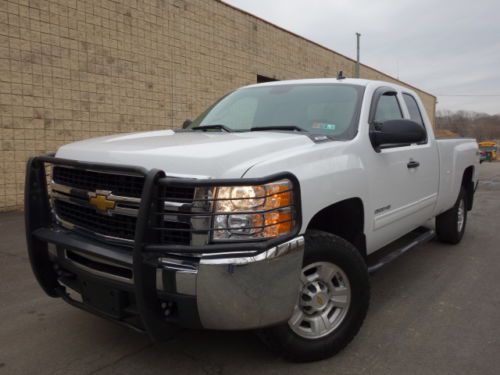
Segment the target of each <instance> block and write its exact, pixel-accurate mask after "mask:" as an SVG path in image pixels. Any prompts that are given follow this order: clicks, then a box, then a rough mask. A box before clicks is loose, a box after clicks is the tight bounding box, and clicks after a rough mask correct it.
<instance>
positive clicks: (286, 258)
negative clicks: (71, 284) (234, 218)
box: [49, 236, 304, 330]
mask: <svg viewBox="0 0 500 375" xmlns="http://www.w3.org/2000/svg"><path fill="white" fill-rule="evenodd" d="M74 253H76V254H78V255H79V256H80V257H82V259H86V260H91V261H94V262H96V264H106V265H110V266H115V267H121V268H122V269H127V270H130V273H131V272H132V268H131V266H130V268H129V267H127V266H124V265H123V263H121V264H118V263H115V262H114V261H113V260H112V259H110V258H107V259H106V258H103V257H102V256H97V257H96V256H92V255H89V253H81V252H78V251H74V250H73V251H71V252H68V251H66V250H65V249H61V248H59V250H57V249H56V246H54V245H50V246H49V254H50V258H51V260H52V261H54V262H58V261H59V262H60V261H63V262H64V263H61V264H68V263H70V264H71V265H72V266H73V268H72V269H73V270H74V269H79V270H81V271H82V272H84V273H86V274H92V275H94V276H97V277H100V278H105V279H109V280H110V281H111V282H115V283H116V282H118V283H124V284H129V285H130V286H132V285H133V283H134V280H133V277H131V278H127V277H119V276H116V275H114V274H109V273H108V274H107V273H105V272H102V271H101V270H98V269H95V268H92V267H89V266H88V265H86V264H82V263H80V262H79V259H78V258H74V257H71V256H68V255H69V254H74ZM303 254H304V238H303V237H302V236H300V237H296V238H294V239H292V240H290V241H287V242H285V243H282V244H279V245H277V246H274V247H272V248H270V249H268V250H267V251H265V252H263V253H260V254H259V255H257V256H253V257H223V258H220V257H218V258H213V257H212V258H211V257H210V256H202V257H201V259H200V260H199V262H189V261H185V260H184V261H179V260H178V259H175V258H168V257H162V258H160V259H159V264H160V265H161V266H160V267H159V268H157V272H156V289H157V292H158V294H159V295H161V294H162V293H165V292H168V293H170V294H174V295H179V296H185V297H192V298H194V299H195V300H196V305H197V310H198V314H199V320H200V323H201V326H202V327H203V328H206V329H218V330H244V329H253V328H261V327H266V326H270V325H273V324H277V323H281V322H284V321H286V320H287V319H288V318H289V317H290V316H291V314H292V312H293V309H294V307H295V304H296V302H297V298H298V292H299V285H300V270H301V267H302V259H303Z"/></svg>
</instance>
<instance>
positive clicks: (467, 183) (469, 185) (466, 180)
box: [461, 165, 474, 211]
mask: <svg viewBox="0 0 500 375" xmlns="http://www.w3.org/2000/svg"><path fill="white" fill-rule="evenodd" d="M473 176H474V166H472V165H471V166H469V167H467V168H465V170H464V174H463V176H462V185H461V186H463V188H464V189H465V194H466V196H467V210H469V211H470V210H472V206H473V203H474V181H473Z"/></svg>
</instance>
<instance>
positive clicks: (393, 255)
mask: <svg viewBox="0 0 500 375" xmlns="http://www.w3.org/2000/svg"><path fill="white" fill-rule="evenodd" d="M435 235H436V234H435V232H434V230H432V229H428V228H422V227H421V228H418V229H416V230H415V231H414V232H411V233H409V234H407V235H406V236H404V237H401V238H400V239H399V240H396V241H395V242H394V243H393V244H389V245H388V246H386V247H384V248H382V249H381V250H378V251H376V252H375V254H376V253H378V252H382V253H385V254H386V255H384V256H382V257H379V258H378V259H377V260H376V261H375V262H374V263H373V264H369V266H368V272H369V273H373V272H375V271H378V270H379V269H380V268H382V267H384V266H385V265H387V264H388V263H390V262H392V261H393V260H395V259H397V258H399V257H400V256H401V255H403V254H404V253H406V252H408V251H409V250H411V249H413V248H415V247H416V246H418V245H421V244H424V243H426V242H428V241H430V240H432V239H433V238H434V236H435ZM408 237H410V238H408ZM407 241H410V242H407ZM401 242H403V244H401ZM394 244H397V245H399V246H398V247H396V248H394ZM401 245H402V246H401Z"/></svg>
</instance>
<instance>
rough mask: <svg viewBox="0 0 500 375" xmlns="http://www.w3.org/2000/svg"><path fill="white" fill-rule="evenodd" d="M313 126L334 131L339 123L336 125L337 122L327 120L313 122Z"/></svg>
mask: <svg viewBox="0 0 500 375" xmlns="http://www.w3.org/2000/svg"><path fill="white" fill-rule="evenodd" d="M312 128H313V129H322V130H329V131H334V130H335V129H336V128H337V125H335V124H328V123H326V122H313V124H312Z"/></svg>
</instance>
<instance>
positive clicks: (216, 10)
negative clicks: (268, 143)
mask: <svg viewBox="0 0 500 375" xmlns="http://www.w3.org/2000/svg"><path fill="white" fill-rule="evenodd" d="M339 70H343V71H344V72H345V73H346V75H348V76H352V75H353V72H354V62H353V61H352V60H349V59H347V58H345V57H344V56H342V55H339V54H336V53H334V52H332V51H329V50H327V49H325V48H323V47H321V46H319V45H317V44H314V43H312V42H309V41H307V40H305V39H303V38H300V37H298V36H296V35H293V34H291V33H288V32H286V31H285V30H282V29H280V28H277V27H276V26H273V25H271V24H269V23H266V22H264V21H262V20H260V19H258V18H255V17H253V16H251V15H249V14H246V13H244V12H241V11H238V10H236V9H234V8H232V7H230V6H227V5H225V4H223V3H221V2H219V1H215V0H128V1H114V0H113V1H111V0H79V1H77V0H59V1H56V0H50V1H49V0H0V139H1V141H0V211H1V210H9V209H16V208H19V207H20V206H21V205H22V200H23V181H24V165H25V161H26V159H27V158H28V157H29V156H31V155H36V154H41V153H45V152H49V151H54V150H56V149H57V147H58V146H60V145H62V144H65V143H68V142H71V141H75V140H79V139H83V138H89V137H95V136H100V135H104V134H110V133H119V132H133V131H141V130H150V129H162V128H171V127H178V126H180V124H181V123H182V121H183V120H184V119H186V118H193V117H194V116H195V115H196V114H198V113H200V112H201V111H202V110H203V109H204V108H206V107H207V106H208V105H209V104H210V103H211V102H213V101H214V100H215V99H216V98H218V97H219V96H221V95H222V94H224V93H226V92H227V91H229V90H231V89H234V88H236V87H238V86H241V85H245V84H250V83H254V82H255V81H256V75H257V74H261V75H265V76H269V77H275V78H277V79H293V78H307V77H332V76H335V74H336V72H337V71H339ZM361 75H362V77H366V78H376V79H384V80H390V81H395V80H394V79H393V78H391V77H388V76H386V75H384V74H382V73H380V72H378V71H375V70H373V69H371V68H369V67H366V66H362V68H361ZM420 94H421V95H422V98H423V100H424V102H425V105H426V107H427V110H428V112H429V113H430V114H431V118H433V117H434V110H435V98H434V97H433V96H431V95H429V94H425V93H422V92H421V93H420Z"/></svg>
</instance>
